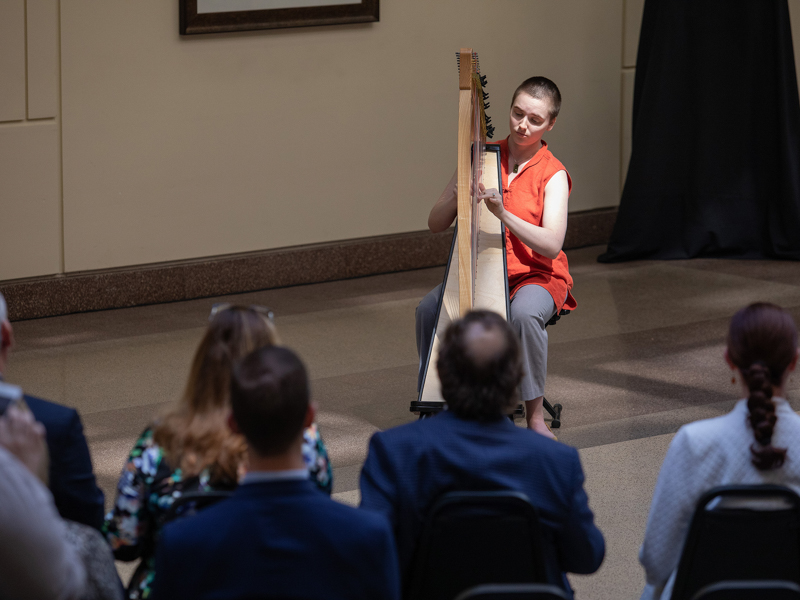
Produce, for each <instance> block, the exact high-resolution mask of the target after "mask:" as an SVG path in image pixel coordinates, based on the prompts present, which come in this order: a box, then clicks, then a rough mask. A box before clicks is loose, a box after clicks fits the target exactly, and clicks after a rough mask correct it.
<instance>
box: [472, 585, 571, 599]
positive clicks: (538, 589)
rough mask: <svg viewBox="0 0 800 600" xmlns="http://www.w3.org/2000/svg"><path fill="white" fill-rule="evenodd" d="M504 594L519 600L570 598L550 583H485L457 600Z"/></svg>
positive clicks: (485, 597) (488, 597) (487, 597)
mask: <svg viewBox="0 0 800 600" xmlns="http://www.w3.org/2000/svg"><path fill="white" fill-rule="evenodd" d="M496 594H503V595H508V596H510V598H517V599H518V600H567V599H568V598H569V596H567V593H566V592H565V591H564V590H562V589H561V588H560V587H558V586H555V585H552V584H549V583H485V584H482V585H476V586H475V587H472V588H470V589H468V590H465V591H463V592H462V593H460V594H459V595H458V596H457V597H456V600H490V599H491V598H492V597H493V595H496Z"/></svg>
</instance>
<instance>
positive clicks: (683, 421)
mask: <svg viewBox="0 0 800 600" xmlns="http://www.w3.org/2000/svg"><path fill="white" fill-rule="evenodd" d="M738 401H739V399H738V398H731V399H729V400H724V401H719V402H714V403H709V404H702V405H695V406H688V407H683V408H673V409H670V410H666V411H658V412H652V413H647V414H644V415H635V416H633V417H626V418H623V419H614V420H610V421H602V422H599V423H597V424H592V425H578V426H577V427H570V428H569V429H564V430H563V431H565V432H566V434H565V435H563V436H562V437H567V434H568V435H569V437H572V436H573V435H581V434H591V432H592V430H595V431H597V430H599V429H608V428H610V427H615V426H616V427H617V428H618V429H619V430H620V431H646V430H647V429H648V425H649V426H650V427H651V428H652V427H653V426H654V427H655V428H656V431H654V432H652V433H649V434H646V435H634V436H631V437H627V438H625V439H621V440H615V441H613V442H605V443H601V444H594V445H575V447H576V448H579V449H580V450H585V449H590V448H601V447H604V446H609V445H613V444H624V443H627V442H633V441H637V440H643V439H649V438H652V437H658V436H661V435H674V434H675V433H677V431H678V429H680V428H681V427H682V426H683V425H687V424H689V423H693V422H695V421H700V420H705V419H710V418H715V417H717V416H722V415H725V414H727V413H728V412H730V411H731V410H732V409H733V406H734V404H736V402H738ZM692 413H694V415H693V416H692ZM564 418H566V417H564Z"/></svg>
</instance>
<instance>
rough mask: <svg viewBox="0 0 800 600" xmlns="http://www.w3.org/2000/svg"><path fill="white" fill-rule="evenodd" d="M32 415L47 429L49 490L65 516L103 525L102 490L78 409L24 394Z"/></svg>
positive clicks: (90, 523)
mask: <svg viewBox="0 0 800 600" xmlns="http://www.w3.org/2000/svg"><path fill="white" fill-rule="evenodd" d="M25 403H26V404H27V405H28V408H30V409H31V412H32V413H33V416H34V417H35V418H36V420H37V421H40V422H41V423H42V425H44V428H45V429H46V430H47V448H48V451H49V453H50V492H51V493H52V494H53V500H55V504H56V508H57V509H58V512H59V513H60V514H61V516H62V517H64V518H65V519H69V520H71V521H77V522H78V523H83V524H84V525H89V526H90V527H94V528H95V529H97V530H100V528H101V527H102V526H103V492H102V491H101V490H100V488H99V487H97V481H96V480H95V477H94V472H93V471H92V459H91V456H90V455H89V447H88V446H87V445H86V438H85V437H84V435H83V425H82V424H81V418H80V416H79V415H78V411H77V410H75V409H74V408H68V407H66V406H62V405H60V404H55V403H54V402H48V401H47V400H42V399H40V398H34V397H33V396H25Z"/></svg>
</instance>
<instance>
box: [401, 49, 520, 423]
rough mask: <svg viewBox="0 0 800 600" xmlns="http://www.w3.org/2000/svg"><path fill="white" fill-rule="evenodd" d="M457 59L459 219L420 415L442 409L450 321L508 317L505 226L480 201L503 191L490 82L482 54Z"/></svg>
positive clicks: (417, 406)
mask: <svg viewBox="0 0 800 600" xmlns="http://www.w3.org/2000/svg"><path fill="white" fill-rule="evenodd" d="M457 56H458V70H459V77H458V80H459V99H458V175H457V182H458V217H457V219H456V231H455V235H454V236H453V243H452V245H451V247H450V257H449V258H448V261H447V269H446V271H445V277H444V282H443V284H442V292H441V296H440V297H439V307H438V309H437V315H436V325H435V328H434V331H433V336H432V338H431V347H430V348H429V349H428V356H427V361H426V366H425V374H424V376H423V380H422V387H421V388H420V394H419V399H418V400H417V401H414V402H412V403H411V410H412V411H413V412H420V413H426V412H437V411H439V410H441V408H442V403H443V402H444V401H443V400H442V397H441V392H440V384H439V376H438V374H437V372H436V359H437V357H438V350H439V345H440V338H441V337H442V336H443V335H444V332H445V331H446V330H447V327H448V326H449V325H450V323H451V322H452V321H453V320H455V319H458V318H460V317H462V316H463V315H465V314H466V313H468V312H469V311H471V310H473V309H485V310H492V311H494V312H496V313H499V314H500V315H502V316H503V317H505V318H506V319H508V318H509V295H508V273H507V268H506V254H505V228H504V226H503V224H502V223H501V222H500V220H499V219H498V218H497V217H495V216H494V215H493V214H492V213H491V212H490V211H489V209H487V208H486V205H485V204H484V203H483V202H479V201H478V199H477V193H478V189H479V188H478V184H479V183H482V184H483V185H484V187H485V188H496V189H498V190H499V191H500V195H501V197H502V193H503V186H502V184H501V182H502V175H501V171H500V170H501V163H500V146H498V145H493V144H487V143H486V138H487V136H488V137H491V136H492V133H493V131H494V128H493V127H492V125H491V121H490V119H489V118H488V117H487V116H486V112H485V110H486V109H487V108H488V107H489V103H488V95H487V94H486V92H485V91H484V89H483V88H484V86H485V85H486V78H485V76H482V75H481V73H480V65H479V62H478V55H477V53H475V52H473V51H472V49H470V48H462V49H461V51H460V52H458V54H457Z"/></svg>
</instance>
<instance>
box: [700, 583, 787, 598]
mask: <svg viewBox="0 0 800 600" xmlns="http://www.w3.org/2000/svg"><path fill="white" fill-rule="evenodd" d="M692 600H800V585H797V584H796V583H794V582H792V581H773V580H761V581H752V580H751V581H720V582H718V583H713V584H711V585H707V586H706V587H704V588H703V589H702V590H700V591H699V592H697V593H696V594H695V595H694V596H692Z"/></svg>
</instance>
